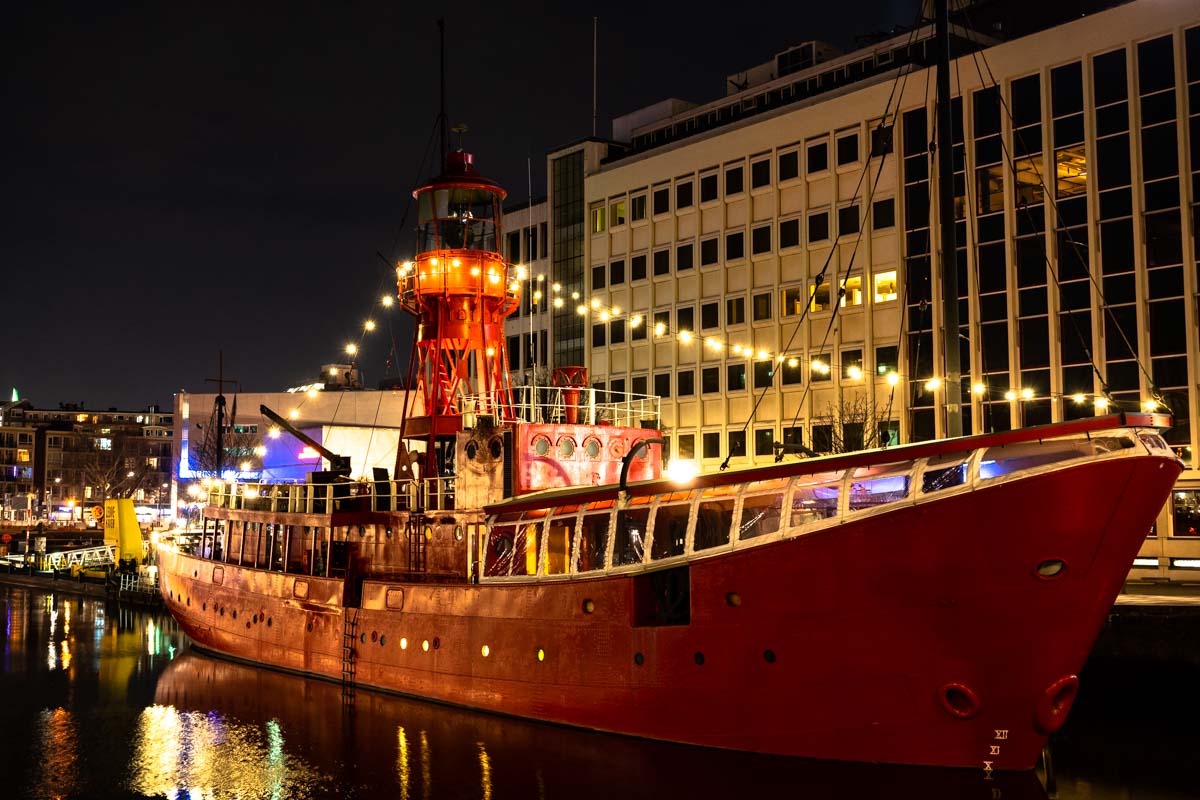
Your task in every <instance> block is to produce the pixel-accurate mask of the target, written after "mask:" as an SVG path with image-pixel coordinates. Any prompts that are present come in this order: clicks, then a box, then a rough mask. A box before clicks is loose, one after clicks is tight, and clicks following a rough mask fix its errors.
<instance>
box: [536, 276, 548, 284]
mask: <svg viewBox="0 0 1200 800" xmlns="http://www.w3.org/2000/svg"><path fill="white" fill-rule="evenodd" d="M537 279H538V283H541V282H542V281H544V280H546V276H545V275H538V276H537Z"/></svg>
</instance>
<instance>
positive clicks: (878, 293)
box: [875, 269, 896, 303]
mask: <svg viewBox="0 0 1200 800" xmlns="http://www.w3.org/2000/svg"><path fill="white" fill-rule="evenodd" d="M895 299H896V270H894V269H890V270H888V271H887V272H876V273H875V302H876V303H887V302H890V301H892V300H895Z"/></svg>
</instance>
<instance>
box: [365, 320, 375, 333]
mask: <svg viewBox="0 0 1200 800" xmlns="http://www.w3.org/2000/svg"><path fill="white" fill-rule="evenodd" d="M363 327H364V328H366V329H367V330H369V331H373V330H375V320H373V319H369V320H367V321H366V322H364V323H363Z"/></svg>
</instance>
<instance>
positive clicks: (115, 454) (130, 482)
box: [78, 431, 163, 502]
mask: <svg viewBox="0 0 1200 800" xmlns="http://www.w3.org/2000/svg"><path fill="white" fill-rule="evenodd" d="M151 444H152V443H151V442H149V441H148V440H147V439H145V438H144V437H142V436H141V435H140V433H135V432H125V431H114V432H113V434H112V435H111V436H106V437H90V438H88V439H85V440H82V441H81V445H82V451H83V452H81V453H80V454H79V459H78V463H79V467H80V470H81V473H82V477H83V484H84V486H90V487H91V490H92V498H91V499H92V500H98V501H101V502H103V501H104V500H107V499H109V498H122V497H134V496H135V495H136V494H137V492H138V490H139V489H154V490H155V491H157V490H158V488H159V482H160V481H161V480H162V476H163V472H162V471H161V469H160V468H159V467H158V466H157V463H156V462H155V463H152V462H154V461H155V459H154V458H153V456H152V455H151V453H150V445H151Z"/></svg>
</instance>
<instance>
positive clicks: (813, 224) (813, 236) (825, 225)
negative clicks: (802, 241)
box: [808, 211, 829, 244]
mask: <svg viewBox="0 0 1200 800" xmlns="http://www.w3.org/2000/svg"><path fill="white" fill-rule="evenodd" d="M828 238H829V212H828V211H818V212H817V213H816V214H809V215H808V242H809V244H812V243H814V242H823V241H825V240H827V239H828Z"/></svg>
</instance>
